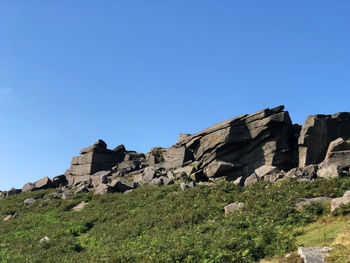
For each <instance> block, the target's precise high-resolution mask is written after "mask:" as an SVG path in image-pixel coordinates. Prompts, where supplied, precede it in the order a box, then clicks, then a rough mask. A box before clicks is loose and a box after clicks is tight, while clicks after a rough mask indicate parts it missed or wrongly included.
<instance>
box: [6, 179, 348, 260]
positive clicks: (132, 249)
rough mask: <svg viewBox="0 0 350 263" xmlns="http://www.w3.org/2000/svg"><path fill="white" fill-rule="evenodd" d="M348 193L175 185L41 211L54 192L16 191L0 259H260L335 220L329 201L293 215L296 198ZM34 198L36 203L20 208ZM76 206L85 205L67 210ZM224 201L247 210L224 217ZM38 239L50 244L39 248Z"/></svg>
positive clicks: (300, 186)
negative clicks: (326, 220) (321, 221)
mask: <svg viewBox="0 0 350 263" xmlns="http://www.w3.org/2000/svg"><path fill="white" fill-rule="evenodd" d="M348 189H350V179H348V178H342V179H332V180H316V181H315V182H301V183H299V182H290V181H284V182H280V183H275V184H269V183H264V182H261V183H258V184H256V185H254V186H251V187H246V188H243V187H239V186H236V185H234V184H232V183H223V184H220V185H218V186H198V187H196V188H190V189H187V190H186V191H181V190H180V187H179V186H178V185H172V186H161V187H151V186H142V187H139V188H138V189H136V190H135V191H134V192H132V193H129V194H119V193H115V194H106V195H102V196H94V195H92V194H91V193H84V194H79V195H75V196H72V197H70V198H68V199H66V200H57V199H52V200H51V201H50V202H49V203H48V204H47V205H46V206H41V205H40V204H41V203H42V201H44V200H46V199H51V196H50V195H51V193H52V192H53V191H54V190H47V191H40V192H33V193H26V194H20V195H16V196H11V197H8V198H5V199H2V200H0V216H1V215H7V214H13V213H15V212H16V211H18V210H21V214H20V216H19V217H17V218H15V219H12V220H9V221H7V222H4V221H3V220H0V262H11V263H12V262H254V261H259V260H260V259H263V258H268V257H274V256H281V255H284V254H286V253H289V252H293V251H295V250H296V249H297V246H298V245H299V244H300V242H301V241H300V240H301V239H300V237H301V236H303V235H304V236H305V235H306V233H308V231H309V230H308V228H303V227H307V226H308V225H309V226H310V227H311V226H312V225H310V223H312V222H319V221H317V220H319V219H320V218H330V220H338V218H339V217H340V216H338V217H335V216H333V215H331V214H330V211H329V204H312V205H309V206H307V207H305V209H303V210H301V211H297V210H296V209H295V202H296V199H298V198H309V197H316V196H329V197H338V196H342V195H343V193H344V192H345V191H346V190H348ZM40 193H42V194H45V196H44V197H43V198H42V199H39V200H37V202H35V203H34V204H33V205H31V206H29V207H25V206H24V204H23V201H24V200H25V199H26V198H30V197H32V196H35V195H38V194H40ZM82 201H85V202H88V205H87V207H85V208H84V209H83V210H82V211H81V212H74V211H72V207H74V206H75V205H77V204H78V203H80V202H82ZM231 202H243V203H245V204H246V206H245V208H244V209H243V210H242V211H236V212H233V213H231V214H229V215H225V214H224V210H223V207H224V206H225V205H227V204H229V203H231ZM315 224H317V223H315ZM310 231H311V230H310ZM313 231H316V230H313ZM340 233H341V231H340V232H339V234H340ZM45 236H48V237H49V238H50V240H51V241H50V242H47V243H40V242H39V240H40V239H41V238H43V237H45ZM311 236H312V235H311ZM337 238H338V239H337ZM305 240H306V237H305ZM334 240H343V239H342V237H341V236H334ZM331 241H332V240H331V239H329V241H327V242H331ZM305 242H306V241H305ZM338 242H340V241H338ZM335 262H336V261H335Z"/></svg>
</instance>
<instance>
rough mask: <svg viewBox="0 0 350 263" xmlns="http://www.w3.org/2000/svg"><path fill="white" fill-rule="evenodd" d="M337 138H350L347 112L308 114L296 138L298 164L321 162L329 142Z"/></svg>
mask: <svg viewBox="0 0 350 263" xmlns="http://www.w3.org/2000/svg"><path fill="white" fill-rule="evenodd" d="M337 138H343V139H345V140H347V139H349V138H350V113H349V112H341V113H337V114H334V115H312V116H308V117H307V118H306V122H305V124H304V125H303V126H302V129H301V132H300V137H299V140H298V144H299V166H300V167H304V166H306V165H308V164H318V163H320V162H322V161H323V160H324V159H325V157H326V153H327V150H328V146H329V144H330V143H331V142H332V141H334V140H335V139H337Z"/></svg>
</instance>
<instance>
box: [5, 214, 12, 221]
mask: <svg viewBox="0 0 350 263" xmlns="http://www.w3.org/2000/svg"><path fill="white" fill-rule="evenodd" d="M10 219H12V215H6V216H5V217H4V219H3V220H4V221H5V222H6V221H9V220H10Z"/></svg>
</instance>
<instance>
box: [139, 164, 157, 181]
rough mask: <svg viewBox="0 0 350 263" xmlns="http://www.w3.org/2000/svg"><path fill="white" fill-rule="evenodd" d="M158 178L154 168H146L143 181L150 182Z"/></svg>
mask: <svg viewBox="0 0 350 263" xmlns="http://www.w3.org/2000/svg"><path fill="white" fill-rule="evenodd" d="M155 176H156V168H155V167H154V166H150V167H146V168H145V170H144V171H143V177H142V180H143V181H145V182H150V181H151V180H152V179H153V178H154V177H155Z"/></svg>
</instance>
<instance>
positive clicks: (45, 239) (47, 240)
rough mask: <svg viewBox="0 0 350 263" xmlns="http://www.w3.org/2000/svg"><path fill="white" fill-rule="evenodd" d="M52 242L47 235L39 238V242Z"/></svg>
mask: <svg viewBox="0 0 350 263" xmlns="http://www.w3.org/2000/svg"><path fill="white" fill-rule="evenodd" d="M50 242H51V239H50V238H49V237H47V236H45V237H43V238H42V239H40V240H39V243H50Z"/></svg>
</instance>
